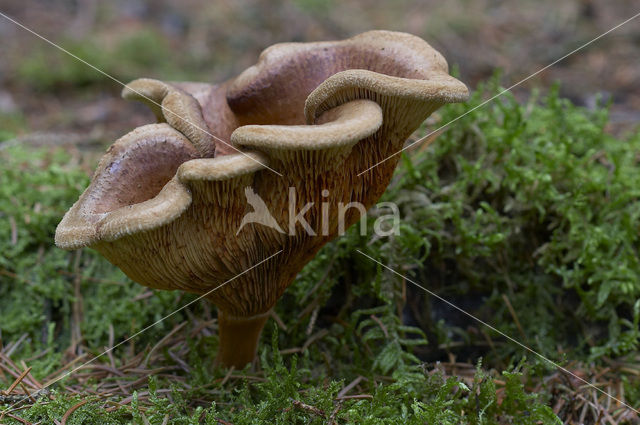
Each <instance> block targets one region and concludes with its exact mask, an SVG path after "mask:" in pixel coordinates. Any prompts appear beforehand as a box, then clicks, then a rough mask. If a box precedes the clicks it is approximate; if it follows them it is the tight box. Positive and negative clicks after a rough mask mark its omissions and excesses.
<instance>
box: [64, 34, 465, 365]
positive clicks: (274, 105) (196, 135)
mask: <svg viewBox="0 0 640 425" xmlns="http://www.w3.org/2000/svg"><path fill="white" fill-rule="evenodd" d="M123 96H124V97H125V98H127V99H138V100H142V101H144V102H147V103H149V104H150V106H151V108H152V109H153V110H154V112H155V113H156V115H157V117H158V120H159V121H160V122H159V123H157V124H149V125H145V126H142V127H139V128H137V129H135V130H133V131H132V132H130V133H128V134H127V135H125V136H124V137H122V138H121V139H119V140H118V141H116V142H115V143H114V144H113V145H112V146H111V147H110V148H109V149H108V151H107V153H106V154H105V155H104V157H103V158H102V160H101V161H100V163H99V165H98V168H97V171H96V172H95V175H94V176H93V179H92V182H91V184H90V185H89V187H88V188H87V189H86V190H85V192H84V193H83V194H82V195H81V197H80V199H79V200H78V201H77V202H76V203H75V204H74V205H73V206H72V207H71V209H70V210H69V211H68V212H67V213H66V215H65V216H64V218H63V220H62V221H61V223H60V224H59V226H58V228H57V230H56V244H57V245H58V246H59V247H61V248H64V249H77V248H80V247H84V246H89V247H91V248H94V249H96V250H97V251H99V252H100V253H101V254H102V255H104V256H105V257H106V258H107V259H108V260H109V261H111V262H112V263H113V264H115V265H116V266H118V267H119V268H121V269H122V270H123V271H124V273H126V274H127V275H128V276H129V277H130V278H131V279H133V280H134V281H136V282H138V283H140V284H142V285H145V286H148V287H151V288H156V289H165V290H176V289H179V290H183V291H187V292H192V293H195V294H206V298H207V299H208V300H210V301H211V302H213V303H214V304H215V305H216V306H218V327H219V328H218V329H219V337H220V344H219V352H218V356H217V361H218V363H221V364H222V365H224V366H235V367H243V366H245V365H246V364H247V363H249V362H251V361H252V360H253V359H254V357H255V353H256V348H257V344H258V340H259V336H260V333H261V330H262V328H263V326H264V324H265V321H266V320H267V317H268V314H269V311H270V309H271V308H272V307H273V306H274V305H275V304H276V302H277V300H278V298H279V297H280V296H281V295H282V293H283V292H284V290H285V289H286V288H287V287H288V286H289V285H290V284H291V283H292V282H293V280H294V279H295V277H296V275H297V274H298V272H299V271H300V270H301V269H302V268H303V267H304V265H305V264H306V263H307V262H308V261H310V260H311V259H312V258H313V257H314V255H315V254H316V252H317V251H318V250H319V249H320V248H321V247H322V246H323V245H324V244H325V243H327V242H328V241H330V240H331V239H332V238H334V237H335V236H336V235H337V234H338V233H339V229H340V228H345V227H346V226H349V225H351V224H353V223H354V222H356V221H357V220H358V218H359V214H358V211H357V210H356V209H349V210H348V211H347V212H346V214H345V215H344V221H345V222H344V223H342V224H341V223H339V214H338V211H337V208H336V206H337V205H338V204H339V203H342V204H343V205H346V204H349V203H350V202H358V203H361V204H362V205H363V206H364V207H365V208H369V207H371V206H372V205H373V203H374V202H376V201H377V200H378V198H379V197H380V196H381V195H382V193H383V192H384V190H385V188H386V186H387V184H388V183H389V180H390V178H391V175H392V173H393V170H394V168H395V166H396V164H397V161H398V156H394V157H392V158H391V159H389V160H388V161H384V162H382V163H380V164H379V165H377V166H375V167H373V168H371V169H369V167H372V166H374V165H376V164H377V163H378V162H379V161H381V160H383V159H385V158H387V157H388V156H390V155H391V154H393V153H396V152H397V151H398V150H400V149H401V148H402V146H403V143H404V141H405V140H406V139H407V138H408V137H409V135H410V134H411V133H412V132H413V131H414V130H415V129H416V128H417V127H418V126H419V125H420V124H421V123H422V121H423V120H424V119H426V117H428V116H429V115H430V114H431V113H432V112H433V111H435V110H436V109H438V108H439V107H441V106H442V105H444V104H446V103H449V102H460V101H464V100H465V99H466V98H467V96H468V91H467V88H466V86H465V85H464V84H462V83H461V82H459V81H458V80H456V79H455V78H453V77H451V76H449V75H448V70H447V63H446V61H445V59H444V58H443V57H442V55H440V53H438V52H437V51H435V50H434V49H433V48H431V47H430V46H429V45H428V44H427V43H426V42H425V41H423V40H421V39H420V38H418V37H415V36H412V35H409V34H404V33H397V32H388V31H370V32H366V33H363V34H360V35H357V36H355V37H353V38H349V39H346V40H343V41H333V42H318V43H285V44H277V45H274V46H272V47H270V48H268V49H266V50H265V51H264V52H263V53H262V54H261V55H260V59H259V61H258V63H257V64H256V65H254V66H252V67H250V68H248V69H247V70H245V71H244V72H243V73H241V74H240V75H239V76H238V77H236V78H234V79H232V80H230V81H227V82H224V83H222V84H219V85H209V84H204V83H163V82H160V81H157V80H151V79H140V80H136V81H134V82H132V83H130V84H129V85H128V86H127V87H125V89H124V91H123ZM158 105H161V107H159V106H158ZM365 170H367V171H366V172H365V173H363V174H361V175H359V173H361V172H362V171H365ZM274 171H276V172H274ZM310 203H312V204H311V206H310V207H309V206H308V205H310ZM323 203H324V204H328V205H329V206H330V208H329V209H328V211H321V209H322V208H321V205H322V204H323ZM265 207H266V208H267V209H268V212H270V214H272V216H270V217H268V219H266V220H261V219H259V217H258V219H256V216H259V215H260V214H259V213H260V211H257V210H258V209H260V210H264V208H265ZM254 209H255V210H256V211H254ZM248 214H254V215H250V216H248V217H249V218H253V220H252V219H249V220H247V219H245V220H244V221H243V218H245V217H247V215H248ZM341 226H345V227H341ZM274 254H278V255H274ZM265 259H267V260H266V261H265ZM256 265H257V266H256Z"/></svg>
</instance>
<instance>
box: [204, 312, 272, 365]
mask: <svg viewBox="0 0 640 425" xmlns="http://www.w3.org/2000/svg"><path fill="white" fill-rule="evenodd" d="M268 318H269V312H266V313H262V314H257V315H255V316H249V317H241V316H232V315H229V314H226V313H224V312H223V311H222V310H218V336H219V339H220V344H219V348H218V357H217V358H216V363H219V364H222V365H223V366H225V367H231V366H234V367H235V368H236V369H242V368H243V367H245V366H246V364H247V363H251V362H252V361H253V359H254V358H255V356H256V350H257V347H258V340H259V339H260V333H261V332H262V328H263V327H264V324H265V323H266V321H267V319H268Z"/></svg>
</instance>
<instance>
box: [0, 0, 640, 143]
mask: <svg viewBox="0 0 640 425" xmlns="http://www.w3.org/2000/svg"><path fill="white" fill-rule="evenodd" d="M634 3H635V6H634ZM637 9H638V3H637V2H634V1H631V0H617V1H610V0H563V1H557V0H518V1H505V0H447V1H437V0H427V1H412V0H396V1H389V2H385V3H381V2H379V1H374V0H355V1H336V0H328V1H323V0H288V1H286V0H276V1H261V0H236V1H231V0H218V1H204V0H156V1H150V0H146V1H145V0H116V1H109V2H100V1H97V0H75V1H71V0H57V1H38V0H1V1H0V11H2V12H3V13H5V14H7V15H9V16H11V17H12V18H14V19H16V20H17V21H19V22H21V23H22V24H24V25H25V26H27V27H29V28H31V29H33V30H34V31H36V32H38V33H39V34H41V35H42V36H43V37H46V38H48V39H50V40H51V41H53V42H55V43H57V44H59V45H61V46H63V47H64V48H65V49H68V50H69V51H70V52H72V53H74V54H76V55H78V56H79V57H81V58H83V59H84V60H86V61H87V62H89V63H91V64H93V65H95V66H96V67H98V68H100V69H102V70H104V71H105V72H106V73H108V74H110V75H112V76H114V77H115V78H117V79H119V80H121V81H123V82H128V81H130V80H131V79H134V78H137V77H155V78H159V79H163V80H199V81H207V82H219V81H222V80H225V79H227V78H230V77H232V76H234V75H236V74H237V73H239V72H241V71H242V70H244V69H245V68H246V67H248V66H250V65H252V64H253V63H255V61H256V60H257V57H258V55H259V53H260V51H261V50H263V49H264V48H265V47H268V46H270V45H271V44H274V43H278V42H286V41H318V40H330V39H342V38H346V37H349V36H352V35H355V34H358V33H360V32H363V31H367V30H370V29H388V30H396V31H405V32H409V33H412V34H415V35H418V36H420V37H422V38H424V39H425V40H427V41H428V42H429V43H431V44H432V45H433V46H434V47H435V48H436V49H438V50H439V51H440V52H442V53H443V54H444V56H445V57H446V58H447V60H448V61H449V64H450V66H451V67H452V69H453V70H454V72H456V73H458V74H459V75H460V79H461V80H462V81H464V82H465V83H467V84H468V85H469V87H470V88H473V87H474V86H475V85H476V84H477V83H478V82H480V81H482V80H485V79H487V78H489V77H490V76H491V75H492V74H493V73H494V72H495V71H496V69H499V70H500V71H501V74H502V84H503V85H504V86H505V87H506V86H509V85H511V84H513V83H516V82H518V81H520V80H521V79H523V78H525V77H527V76H529V75H530V74H532V73H533V72H535V71H537V70H539V69H540V68H542V67H544V66H546V65H548V64H549V63H551V62H553V61H554V60H556V59H557V58H559V57H561V56H563V55H564V54H566V53H568V52H570V51H571V50H573V49H575V48H576V47H579V46H580V45H582V44H583V43H586V42H588V41H589V40H591V39H593V38H594V37H596V36H598V35H600V34H602V33H603V32H605V31H607V30H609V29H610V28H612V27H614V26H615V25H617V24H618V23H620V22H622V21H623V20H625V19H627V18H629V17H631V16H633V15H634V14H635V13H637V12H638V10H637ZM0 40H2V42H1V43H0V140H3V139H4V140H6V139H8V138H11V139H14V140H17V141H18V142H20V143H24V144H27V145H41V144H68V143H72V144H75V145H76V146H79V147H81V148H82V147H84V148H87V149H91V148H99V149H100V150H102V149H103V148H104V144H105V143H110V142H112V141H114V140H115V139H116V138H118V137H119V136H120V135H122V134H124V133H126V132H128V131H129V130H131V129H132V128H133V127H135V126H138V125H141V124H144V123H148V122H151V121H153V117H152V115H151V113H150V112H148V111H147V110H146V108H145V107H143V106H142V105H138V104H136V103H131V102H125V101H123V100H121V99H120V96H119V93H120V90H121V88H122V87H121V86H120V85H119V84H117V83H116V82H114V81H112V80H110V79H109V78H107V77H106V76H104V75H102V74H100V73H98V72H96V71H95V70H93V69H91V68H90V67H87V66H86V65H85V64H82V63H80V62H78V61H77V60H76V59H74V58H72V57H70V56H68V55H66V54H65V53H63V52H61V51H60V50H57V49H55V48H53V47H52V46H51V45H49V44H47V43H46V42H44V41H43V40H41V39H39V38H38V37H36V36H35V35H33V34H31V33H29V32H27V31H25V30H24V29H22V28H20V27H18V26H17V25H15V24H14V23H12V22H10V21H9V20H7V19H5V18H3V17H0ZM639 58H640V19H637V20H635V21H633V22H630V23H628V24H627V25H625V26H624V27H622V28H620V29H618V30H616V31H615V32H613V33H611V34H609V35H607V36H606V37H604V38H603V39H601V40H599V41H597V42H595V43H594V44H593V45H591V46H589V47H587V48H586V49H584V50H582V51H580V52H579V53H577V54H575V55H572V56H571V57H569V58H567V59H566V60H564V61H562V62H561V63H559V64H557V65H555V66H553V67H552V68H550V69H549V70H547V71H545V72H543V73H541V74H539V75H537V76H536V77H534V78H532V79H531V80H529V81H528V82H527V83H526V84H523V85H522V86H520V87H518V88H517V89H516V90H515V92H516V95H517V96H518V97H519V98H524V97H526V96H528V93H529V92H530V91H531V89H532V88H533V87H537V88H540V90H543V91H544V90H546V89H548V88H549V87H550V86H551V85H552V83H554V82H556V81H557V82H560V83H561V94H562V95H563V96H565V97H568V98H570V99H571V100H572V101H573V102H574V103H576V104H579V105H583V106H587V107H593V106H594V105H595V104H596V102H597V99H598V98H599V97H602V98H604V99H605V100H607V101H611V102H612V119H611V124H610V127H611V128H610V131H612V132H614V133H620V132H624V131H626V130H630V129H632V128H633V127H634V126H635V125H637V124H638V123H639V122H640V66H639V62H638V60H639ZM16 136H17V137H16Z"/></svg>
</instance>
